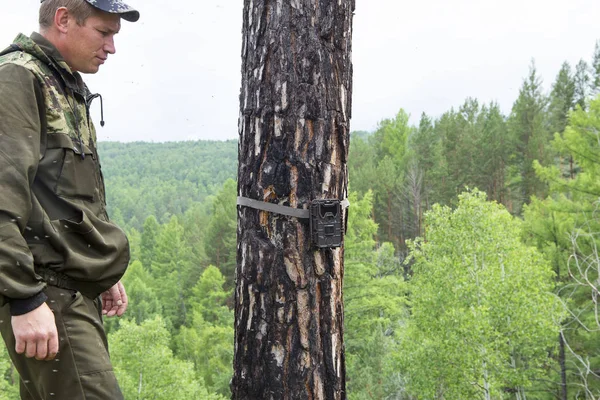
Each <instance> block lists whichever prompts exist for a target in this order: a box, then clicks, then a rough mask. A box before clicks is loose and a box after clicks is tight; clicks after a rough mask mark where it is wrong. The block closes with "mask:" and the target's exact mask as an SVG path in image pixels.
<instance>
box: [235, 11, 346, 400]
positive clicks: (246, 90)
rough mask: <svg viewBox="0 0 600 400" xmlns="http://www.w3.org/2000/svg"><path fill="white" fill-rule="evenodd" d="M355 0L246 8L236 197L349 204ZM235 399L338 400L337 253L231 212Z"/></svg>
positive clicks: (259, 215) (282, 225)
mask: <svg viewBox="0 0 600 400" xmlns="http://www.w3.org/2000/svg"><path fill="white" fill-rule="evenodd" d="M353 10H354V0H335V1H331V0H289V1H283V0H262V1H261V0H253V1H252V0H244V25H243V48H242V64H243V65H242V88H241V95H240V119H239V134H240V141H239V171H238V194H239V195H240V196H243V197H248V198H251V199H255V200H261V201H269V202H273V203H278V204H281V205H286V206H290V207H295V208H307V207H308V205H309V204H310V202H311V201H312V200H314V199H340V200H342V199H344V198H346V196H347V182H348V178H347V168H346V158H347V154H348V143H349V137H350V135H349V121H350V110H351V94H352V64H351V37H352V13H353ZM237 256H238V265H237V270H236V293H235V356H234V376H233V379H232V382H231V389H232V398H233V399H240V400H241V399H248V400H250V399H251V400H256V399H261V400H262V399H274V400H275V399H276V400H279V399H290V400H292V399H293V400H297V399H298V400H302V399H315V400H316V399H345V398H346V394H345V362H344V345H343V298H342V280H343V275H344V271H343V248H337V249H324V250H317V249H316V248H314V247H313V246H311V240H310V234H309V226H308V223H307V222H306V221H304V220H299V219H295V218H293V217H287V216H283V215H278V214H274V213H268V212H264V211H258V210H255V209H252V208H247V207H238V254H237Z"/></svg>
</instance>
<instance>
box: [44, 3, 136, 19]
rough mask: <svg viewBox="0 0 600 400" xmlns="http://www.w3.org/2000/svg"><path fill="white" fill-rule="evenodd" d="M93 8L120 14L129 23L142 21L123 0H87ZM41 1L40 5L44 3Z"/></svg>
mask: <svg viewBox="0 0 600 400" xmlns="http://www.w3.org/2000/svg"><path fill="white" fill-rule="evenodd" d="M85 1H87V2H88V3H89V4H90V5H91V6H93V7H95V8H97V9H99V10H102V11H105V12H107V13H111V14H119V15H120V16H121V18H123V19H124V20H126V21H129V22H135V21H137V20H138V19H140V13H139V12H138V11H137V10H135V9H134V8H132V7H131V6H129V5H127V4H125V3H123V2H122V1H121V0H85ZM43 2H44V0H41V1H40V3H43Z"/></svg>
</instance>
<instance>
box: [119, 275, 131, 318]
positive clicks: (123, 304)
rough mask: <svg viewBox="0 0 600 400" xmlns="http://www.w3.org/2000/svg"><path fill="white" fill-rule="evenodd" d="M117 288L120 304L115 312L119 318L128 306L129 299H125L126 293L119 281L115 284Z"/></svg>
mask: <svg viewBox="0 0 600 400" xmlns="http://www.w3.org/2000/svg"><path fill="white" fill-rule="evenodd" d="M117 286H118V288H119V293H120V294H121V300H122V302H121V304H119V309H118V310H117V315H118V316H119V317H121V316H122V315H123V314H125V311H127V305H128V304H129V299H128V298H127V293H126V292H125V286H123V284H122V283H121V281H119V283H118V284H117Z"/></svg>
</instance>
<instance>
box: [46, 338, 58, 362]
mask: <svg viewBox="0 0 600 400" xmlns="http://www.w3.org/2000/svg"><path fill="white" fill-rule="evenodd" d="M57 354H58V335H54V336H53V337H51V338H50V340H49V341H48V356H47V357H46V360H47V361H50V360H54V358H55V357H56V355H57Z"/></svg>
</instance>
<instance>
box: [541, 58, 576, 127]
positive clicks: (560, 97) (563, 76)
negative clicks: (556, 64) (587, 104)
mask: <svg viewBox="0 0 600 400" xmlns="http://www.w3.org/2000/svg"><path fill="white" fill-rule="evenodd" d="M574 105H575V81H574V79H573V76H572V73H571V67H570V66H569V63H567V62H564V63H563V65H562V67H561V68H560V71H559V72H558V75H557V76H556V81H555V82H554V84H553V85H552V91H551V93H550V103H549V107H548V108H549V110H548V111H549V123H550V132H551V133H552V134H554V133H556V132H559V133H562V132H563V131H564V130H565V127H566V126H567V121H568V117H569V111H571V110H572V109H573V107H574Z"/></svg>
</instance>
